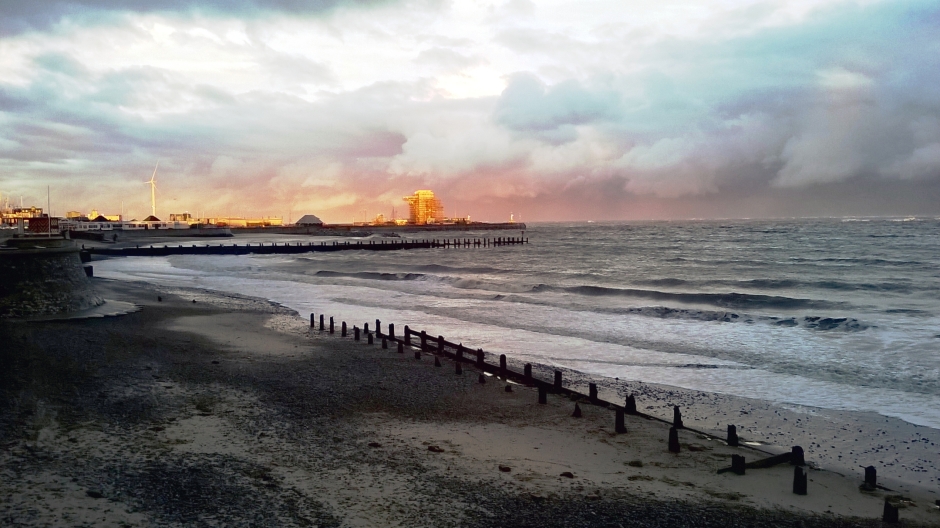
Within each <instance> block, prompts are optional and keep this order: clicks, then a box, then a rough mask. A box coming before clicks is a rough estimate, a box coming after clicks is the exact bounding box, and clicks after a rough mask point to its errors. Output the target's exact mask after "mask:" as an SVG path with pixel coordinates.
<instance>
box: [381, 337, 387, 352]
mask: <svg viewBox="0 0 940 528" xmlns="http://www.w3.org/2000/svg"><path fill="white" fill-rule="evenodd" d="M382 348H383V349H388V339H386V338H384V337H383V338H382Z"/></svg>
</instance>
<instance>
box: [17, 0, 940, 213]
mask: <svg viewBox="0 0 940 528" xmlns="http://www.w3.org/2000/svg"><path fill="white" fill-rule="evenodd" d="M937 28H940V1H930V2H928V1H917V0H912V1H899V0H885V1H880V0H696V1H685V0H682V1H680V0H658V1H656V2H649V1H646V0H643V1H638V0H578V1H573V0H546V1H530V0H509V1H493V2H491V1H463V0H453V1H447V0H401V1H396V0H364V1H359V0H313V1H303V0H274V1H271V0H268V1H264V2H262V1H261V0H234V1H225V2H223V1H221V0H203V1H200V0H150V1H147V2H138V1H132V0H82V1H47V0H31V1H29V2H24V1H22V0H0V193H2V195H3V197H11V199H12V201H13V202H14V203H15V204H17V205H18V204H19V200H20V197H23V200H24V202H25V203H26V204H27V205H29V204H36V205H41V206H45V204H46V195H47V189H48V191H49V194H50V197H51V202H52V209H53V212H54V213H55V214H58V215H63V214H64V213H65V211H67V210H78V211H82V212H87V211H89V210H91V209H97V210H99V211H100V212H102V213H107V214H117V213H119V212H120V211H122V210H123V211H124V212H125V213H126V216H127V217H128V218H131V217H134V218H143V217H144V216H146V215H147V214H149V213H150V189H149V186H148V185H146V184H145V183H144V182H145V181H146V180H148V179H149V178H150V176H151V174H152V172H153V170H154V166H155V165H156V163H157V162H159V169H158V171H157V175H156V182H157V216H159V217H162V218H165V217H167V216H168V214H169V213H176V212H184V211H188V212H190V213H192V214H198V215H201V216H208V215H211V216H280V217H284V218H285V219H294V220H296V219H297V218H298V217H299V216H301V215H303V214H307V213H313V214H316V215H318V216H320V217H321V218H323V219H324V220H325V221H327V222H331V223H340V222H350V221H354V220H362V219H364V218H369V219H371V218H372V217H374V216H375V215H376V214H378V213H383V214H385V215H386V216H389V215H391V214H392V210H393V208H395V212H396V213H397V214H398V215H399V216H401V215H404V214H405V211H406V207H407V204H405V203H404V202H403V201H402V197H403V196H405V195H407V194H411V193H412V192H413V191H415V190H417V189H431V190H434V191H435V193H436V194H437V195H438V196H439V197H440V198H441V199H442V200H443V202H444V207H445V214H447V215H448V216H461V217H464V216H467V215H470V216H471V219H473V220H484V221H504V220H508V219H509V216H510V214H513V215H514V216H515V218H516V219H517V220H519V219H521V220H522V221H549V220H564V221H568V220H597V221H601V220H635V219H672V218H675V219H682V218H756V217H792V216H870V215H940V31H938V30H937Z"/></svg>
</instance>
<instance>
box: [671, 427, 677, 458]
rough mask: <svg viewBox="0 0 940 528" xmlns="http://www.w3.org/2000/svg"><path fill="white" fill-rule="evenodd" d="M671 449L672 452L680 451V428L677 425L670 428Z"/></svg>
mask: <svg viewBox="0 0 940 528" xmlns="http://www.w3.org/2000/svg"><path fill="white" fill-rule="evenodd" d="M669 451H670V452H671V453H678V452H679V430H678V429H676V428H675V427H670V428H669Z"/></svg>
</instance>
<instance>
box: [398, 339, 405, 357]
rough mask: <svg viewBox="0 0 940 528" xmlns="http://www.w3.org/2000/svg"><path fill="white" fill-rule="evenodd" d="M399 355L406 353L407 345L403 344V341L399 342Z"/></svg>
mask: <svg viewBox="0 0 940 528" xmlns="http://www.w3.org/2000/svg"><path fill="white" fill-rule="evenodd" d="M398 353H399V354H404V353H405V344H404V343H402V342H401V341H399V342H398Z"/></svg>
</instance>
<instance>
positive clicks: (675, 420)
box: [672, 405, 682, 429]
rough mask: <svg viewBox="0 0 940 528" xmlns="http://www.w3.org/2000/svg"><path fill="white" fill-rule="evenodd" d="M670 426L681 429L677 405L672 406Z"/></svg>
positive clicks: (680, 418) (680, 416) (680, 417)
mask: <svg viewBox="0 0 940 528" xmlns="http://www.w3.org/2000/svg"><path fill="white" fill-rule="evenodd" d="M672 426H673V427H675V428H676V429H682V413H681V412H679V406H678V405H673V406H672Z"/></svg>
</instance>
